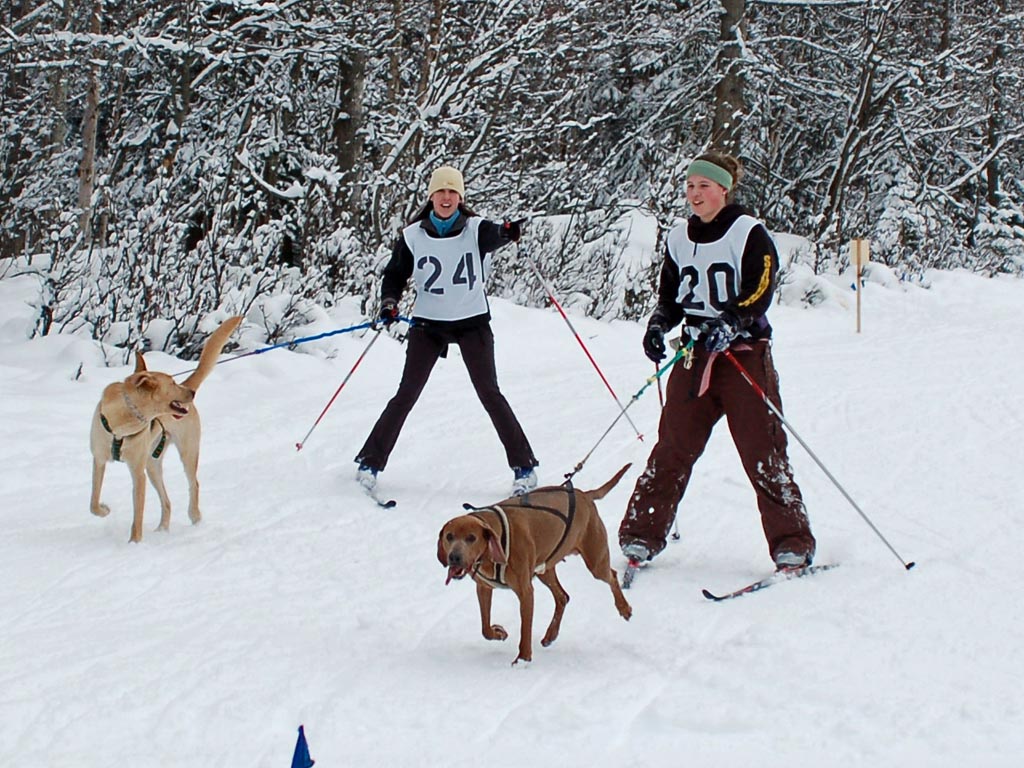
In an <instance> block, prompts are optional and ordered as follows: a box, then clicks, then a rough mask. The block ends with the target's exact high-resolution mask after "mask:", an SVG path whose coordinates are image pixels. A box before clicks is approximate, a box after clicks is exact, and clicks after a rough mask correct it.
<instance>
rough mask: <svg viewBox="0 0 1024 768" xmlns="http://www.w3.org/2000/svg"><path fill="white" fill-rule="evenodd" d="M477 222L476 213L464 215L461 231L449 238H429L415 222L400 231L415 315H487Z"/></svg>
mask: <svg viewBox="0 0 1024 768" xmlns="http://www.w3.org/2000/svg"><path fill="white" fill-rule="evenodd" d="M480 222H481V219H480V217H478V216H470V217H468V218H467V219H466V224H465V226H464V227H463V228H462V231H461V232H459V234H457V235H454V236H453V237H431V236H430V235H429V234H428V233H427V231H426V230H425V229H423V227H421V226H420V222H418V221H417V222H415V223H413V224H410V225H409V226H407V227H406V228H405V229H403V230H402V237H403V238H404V239H405V244H406V245H407V246H408V248H409V251H410V252H411V253H412V279H413V280H414V281H415V283H416V303H415V305H414V307H413V314H414V315H415V316H416V317H422V318H423V319H425V320H465V319H466V318H470V317H476V316H477V315H484V314H487V312H488V311H489V307H488V305H487V294H486V293H485V292H484V282H485V281H486V280H487V275H488V274H489V272H490V257H489V255H488V256H484V257H483V258H481V256H480V242H479V238H478V232H479V230H480Z"/></svg>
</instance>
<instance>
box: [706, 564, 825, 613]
mask: <svg viewBox="0 0 1024 768" xmlns="http://www.w3.org/2000/svg"><path fill="white" fill-rule="evenodd" d="M838 567H839V563H826V564H823V565H807V566H804V567H803V568H792V569H786V568H781V569H779V570H777V571H776V572H775V573H773V574H772V575H771V576H766V577H764V578H763V579H759V580H758V581H755V582H753V583H752V584H748V585H747V586H745V587H742V588H740V589H737V590H736V591H734V592H727V593H726V594H724V595H715V594H712V593H711V592H709V591H708V590H706V589H705V590H702V592H703V593H704V597H706V598H707V599H708V600H714V601H715V602H716V603H717V602H721V601H723V600H732V599H733V598H735V597H740V596H741V595H749V594H750V593H751V592H757V591H759V590H762V589H765V588H767V587H770V586H772V585H773V584H778V583H780V582H783V581H789V580H790V579H799V578H802V577H803V576H810V575H811V574H812V573H818V572H820V571H828V570H831V569H832V568H838Z"/></svg>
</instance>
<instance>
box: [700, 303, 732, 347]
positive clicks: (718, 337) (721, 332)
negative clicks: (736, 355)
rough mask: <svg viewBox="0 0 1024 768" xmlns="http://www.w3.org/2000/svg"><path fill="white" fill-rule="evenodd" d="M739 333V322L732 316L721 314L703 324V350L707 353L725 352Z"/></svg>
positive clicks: (726, 313)
mask: <svg viewBox="0 0 1024 768" xmlns="http://www.w3.org/2000/svg"><path fill="white" fill-rule="evenodd" d="M739 333H740V322H739V320H737V319H736V317H735V316H734V315H731V314H729V313H728V312H723V313H722V314H720V315H719V316H718V317H716V318H714V319H712V320H708V322H706V323H705V324H704V334H705V336H704V348H705V349H706V350H707V351H708V352H725V350H727V349H728V348H729V345H730V344H732V342H733V339H735V338H736V337H737V336H739Z"/></svg>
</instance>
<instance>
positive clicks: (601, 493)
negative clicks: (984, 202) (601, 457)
mask: <svg viewBox="0 0 1024 768" xmlns="http://www.w3.org/2000/svg"><path fill="white" fill-rule="evenodd" d="M631 466H633V465H632V464H627V465H626V466H624V467H623V468H622V469H620V470H619V471H618V472H616V473H615V476H614V477H612V479H611V480H609V481H608V482H607V483H605V484H604V485H602V486H601V487H600V488H598V489H597V490H596V491H587V495H588V496H590V497H592V498H594V499H603V498H604V497H605V496H607V495H608V491H610V490H611V489H612V488H614V487H615V486H616V484H617V483H618V482H619V480H621V479H622V476H623V475H624V474H626V470H627V469H629V468H630V467H631Z"/></svg>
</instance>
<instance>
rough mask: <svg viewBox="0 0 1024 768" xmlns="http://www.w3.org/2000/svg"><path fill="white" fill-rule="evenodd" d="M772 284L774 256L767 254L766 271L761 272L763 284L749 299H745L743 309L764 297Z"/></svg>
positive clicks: (765, 260)
mask: <svg viewBox="0 0 1024 768" xmlns="http://www.w3.org/2000/svg"><path fill="white" fill-rule="evenodd" d="M771 283H772V255H771V254H770V253H766V254H765V255H764V271H763V272H761V282H760V283H758V285H757V290H756V291H754V293H753V294H752V295H751V296H750V298H749V299H745V300H744V301H741V302H740V306H741V307H749V306H750V305H751V304H753V303H754V302H755V301H757V300H758V299H760V298H761V297H762V296H764V293H765V291H767V290H768V286H769V285H771Z"/></svg>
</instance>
